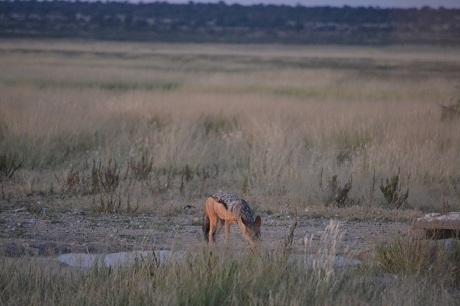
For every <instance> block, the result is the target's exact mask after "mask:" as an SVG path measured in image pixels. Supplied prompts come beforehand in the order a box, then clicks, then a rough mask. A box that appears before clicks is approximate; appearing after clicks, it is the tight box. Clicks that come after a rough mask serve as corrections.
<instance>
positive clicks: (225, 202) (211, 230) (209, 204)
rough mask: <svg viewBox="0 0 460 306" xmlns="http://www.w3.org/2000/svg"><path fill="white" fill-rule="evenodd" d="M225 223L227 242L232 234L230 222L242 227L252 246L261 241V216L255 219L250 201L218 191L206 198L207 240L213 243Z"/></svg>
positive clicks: (204, 230) (204, 221)
mask: <svg viewBox="0 0 460 306" xmlns="http://www.w3.org/2000/svg"><path fill="white" fill-rule="evenodd" d="M224 223H225V243H227V241H228V236H229V234H230V224H232V223H235V224H238V226H239V227H240V229H241V232H242V233H243V236H244V238H246V240H247V241H248V242H249V243H250V245H251V246H253V247H254V246H257V245H258V243H259V242H260V224H261V219H260V216H257V217H256V218H255V219H254V216H253V214H252V210H251V208H250V207H249V204H248V202H246V201H245V200H244V199H242V198H240V197H239V196H237V195H234V194H231V193H226V192H217V193H215V194H213V195H212V196H210V197H209V198H208V199H207V200H206V210H205V213H204V216H203V234H204V238H205V239H206V241H208V242H209V243H213V242H214V241H215V239H216V236H217V234H219V232H220V230H221V229H222V226H223V225H224Z"/></svg>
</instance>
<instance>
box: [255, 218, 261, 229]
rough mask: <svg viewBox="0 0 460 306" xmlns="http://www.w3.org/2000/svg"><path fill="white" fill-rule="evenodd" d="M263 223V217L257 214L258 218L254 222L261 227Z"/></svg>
mask: <svg viewBox="0 0 460 306" xmlns="http://www.w3.org/2000/svg"><path fill="white" fill-rule="evenodd" d="M261 223H262V219H261V218H260V216H257V217H256V220H255V221H254V224H255V225H256V227H260V224H261Z"/></svg>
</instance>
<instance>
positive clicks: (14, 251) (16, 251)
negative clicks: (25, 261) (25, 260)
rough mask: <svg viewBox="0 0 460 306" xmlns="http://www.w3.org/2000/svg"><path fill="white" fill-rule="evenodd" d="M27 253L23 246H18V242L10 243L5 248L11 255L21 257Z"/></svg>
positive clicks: (6, 253) (8, 254) (6, 252)
mask: <svg viewBox="0 0 460 306" xmlns="http://www.w3.org/2000/svg"><path fill="white" fill-rule="evenodd" d="M25 254H26V249H25V248H24V247H23V246H18V245H16V243H14V242H13V243H11V244H8V245H7V246H6V248H5V255H6V256H9V257H19V256H24V255H25Z"/></svg>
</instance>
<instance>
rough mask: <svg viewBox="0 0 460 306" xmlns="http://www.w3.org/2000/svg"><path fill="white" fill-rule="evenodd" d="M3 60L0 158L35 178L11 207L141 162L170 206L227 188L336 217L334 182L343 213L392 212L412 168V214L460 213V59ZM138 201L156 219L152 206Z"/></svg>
mask: <svg viewBox="0 0 460 306" xmlns="http://www.w3.org/2000/svg"><path fill="white" fill-rule="evenodd" d="M1 49H2V54H1V56H0V65H1V66H2V70H1V72H0V106H1V107H0V148H1V150H2V152H4V154H10V155H13V154H17V155H19V156H21V158H22V164H23V166H22V169H21V170H18V173H17V174H15V178H14V180H13V181H6V180H4V181H5V182H3V183H2V184H4V186H5V188H6V193H10V194H14V192H15V190H16V191H18V190H19V191H20V192H22V191H21V190H24V192H26V190H28V191H32V190H37V189H39V190H42V189H44V190H48V189H50V188H51V185H53V184H54V185H56V184H58V183H59V184H61V185H62V184H64V183H65V177H66V175H67V173H69V171H70V169H73V170H77V171H79V172H80V173H81V174H80V175H81V176H85V175H89V172H90V168H91V167H90V165H91V162H92V161H93V160H96V161H102V162H103V163H105V164H107V163H108V161H109V160H115V161H117V162H118V163H119V165H121V166H122V167H125V168H126V167H128V165H129V161H133V160H134V161H136V160H140V159H141V158H142V156H144V157H146V158H147V159H148V160H152V162H153V167H152V169H153V170H152V174H151V175H150V177H149V179H150V185H155V186H156V187H155V188H153V189H154V190H156V192H160V191H161V192H162V194H163V196H167V198H168V199H170V200H171V201H177V200H178V199H183V198H184V197H185V198H187V199H193V198H197V197H202V196H203V194H206V193H212V192H213V191H215V190H216V189H223V190H229V191H232V192H238V193H244V194H246V196H248V197H250V198H251V199H253V202H257V199H258V198H260V199H262V198H264V197H267V196H273V197H276V198H278V199H280V201H282V202H284V203H289V205H291V206H292V207H291V209H297V210H299V209H302V208H304V207H305V206H308V205H316V204H324V203H327V201H328V199H329V198H330V197H331V195H330V190H329V189H328V188H329V187H328V183H329V184H330V180H331V177H332V176H334V175H337V178H338V182H339V183H340V184H341V185H343V184H345V183H346V182H347V181H348V180H350V178H352V188H351V190H350V193H349V194H348V198H347V205H361V206H372V205H386V204H385V200H384V198H383V196H382V194H381V193H380V190H379V187H378V186H379V184H380V182H381V180H382V179H383V180H384V179H386V178H390V177H392V176H394V175H396V173H398V169H400V173H401V175H400V184H401V187H402V189H403V190H405V189H406V188H407V187H408V188H409V190H410V192H409V198H408V204H409V206H410V207H414V208H424V209H427V210H440V209H441V208H442V207H441V206H442V203H444V204H443V205H444V206H445V204H446V203H448V205H449V206H450V207H451V209H458V208H459V207H460V185H459V184H460V176H459V174H458V173H460V154H459V153H460V133H459V132H458V131H459V130H460V129H459V128H460V120H457V121H455V120H454V121H448V122H446V121H441V120H440V109H439V107H438V106H437V103H445V104H447V103H450V102H449V101H451V99H452V98H453V99H454V100H455V99H458V98H459V95H460V91H459V88H458V82H459V80H460V75H459V73H458V71H459V70H458V69H457V68H456V67H458V66H459V64H460V61H459V57H458V56H457V54H458V53H456V50H454V49H448V48H447V49H436V48H426V49H420V50H417V52H415V51H416V50H414V49H411V48H409V47H406V48H401V47H394V48H382V49H378V48H375V49H374V48H357V47H352V48H344V47H340V48H339V47H318V46H315V47H292V48H289V47H282V46H264V48H259V47H258V46H221V45H209V46H206V45H155V44H122V43H119V44H117V43H81V44H77V43H73V42H64V43H63V42H50V43H49V44H46V45H44V44H42V43H40V42H31V41H5V43H4V44H2V47H1ZM186 167H189V169H192V174H193V175H191V176H190V177H189V178H190V180H184V171H185V168H186ZM43 173H45V175H44V174H43ZM409 175H410V179H409ZM37 177H40V179H38V178H37ZM55 177H60V178H62V179H61V180H60V182H56V179H55ZM38 181H39V182H40V183H37V182H38ZM320 181H321V182H322V183H320ZM63 182H64V183H63ZM80 184H81V181H80ZM187 184H188V185H187ZM165 186H166V187H167V188H165ZM53 188H55V187H53ZM139 188H141V187H139ZM61 189H62V188H61ZM80 189H85V188H83V187H82V188H80ZM151 189H152V188H151ZM134 190H137V189H136V188H131V191H130V192H132V193H133V196H136V197H137V198H138V201H139V202H140V203H141V204H142V205H143V206H144V208H145V209H146V210H149V207H148V205H149V204H148V203H150V202H151V198H150V196H149V194H150V193H151V192H150V193H149V192H147V191H145V192H143V193H142V192H141V193H140V194H139V193H137V191H134ZM134 193H135V194H134ZM180 201H182V200H180ZM257 205H258V206H259V207H260V209H266V210H269V209H270V210H273V209H278V208H277V207H278V204H276V203H273V204H264V203H258V204H257Z"/></svg>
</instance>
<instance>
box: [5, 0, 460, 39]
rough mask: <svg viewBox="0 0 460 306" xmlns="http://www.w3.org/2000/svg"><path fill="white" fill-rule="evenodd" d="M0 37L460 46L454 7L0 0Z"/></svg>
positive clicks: (459, 15) (459, 18)
mask: <svg viewBox="0 0 460 306" xmlns="http://www.w3.org/2000/svg"><path fill="white" fill-rule="evenodd" d="M0 37H23V38H26V37H32V38H87V39H103V40H136V41H169V42H171V41H183V42H237V43H301V44H309V43H332V44H401V43H403V44H436V45H440V44H443V45H447V44H449V45H452V44H453V45H458V44H460V9H443V8H440V9H431V8H422V9H415V8H414V9H381V8H373V7H367V8H366V7H360V8H352V7H347V6H345V7H342V8H336V7H303V6H295V7H293V6H275V5H252V6H242V5H238V4H233V5H227V4H225V3H224V2H220V3H217V4H204V3H193V2H189V3H188V4H169V3H165V2H155V3H128V2H100V1H98V2H80V1H76V2H68V1H20V0H15V1H0Z"/></svg>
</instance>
